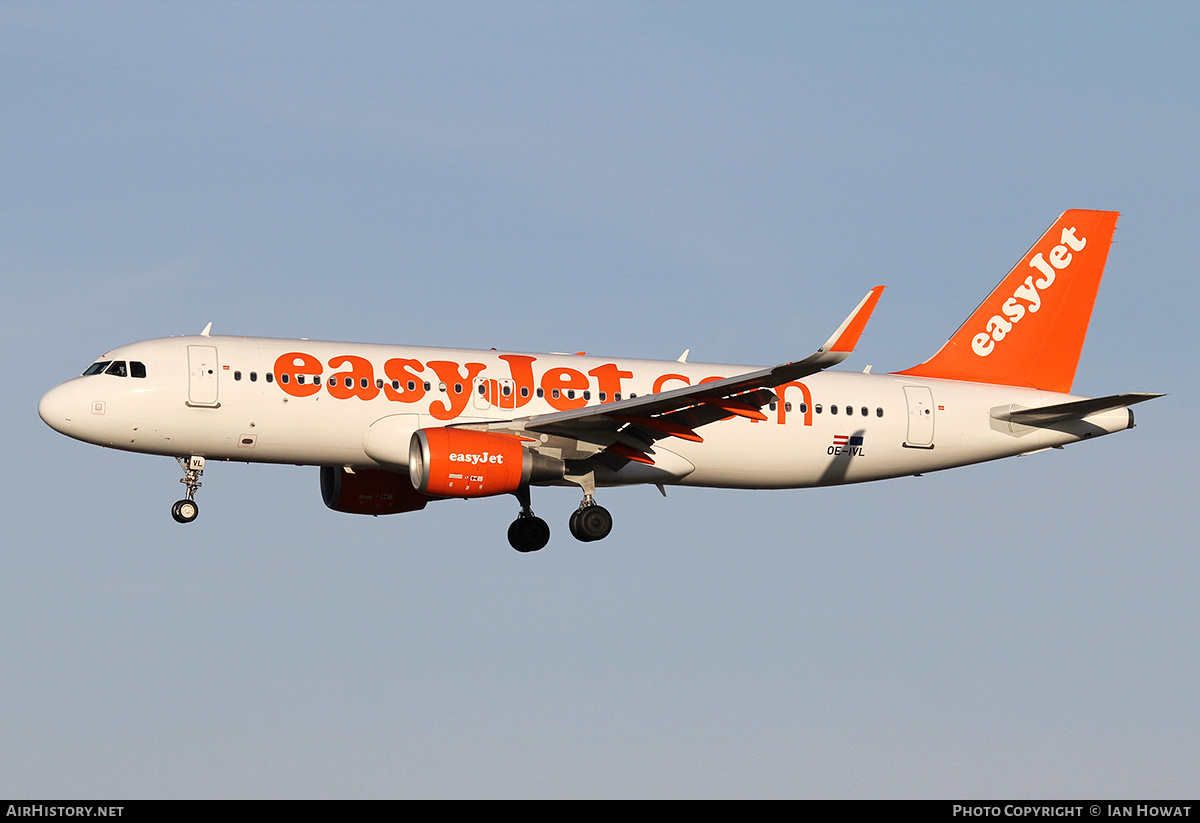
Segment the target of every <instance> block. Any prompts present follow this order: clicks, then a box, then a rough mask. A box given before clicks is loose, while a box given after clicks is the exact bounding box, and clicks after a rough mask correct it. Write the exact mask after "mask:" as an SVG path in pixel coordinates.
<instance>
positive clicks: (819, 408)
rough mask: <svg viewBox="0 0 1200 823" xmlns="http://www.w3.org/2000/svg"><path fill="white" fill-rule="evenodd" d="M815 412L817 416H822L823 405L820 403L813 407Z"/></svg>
mask: <svg viewBox="0 0 1200 823" xmlns="http://www.w3.org/2000/svg"><path fill="white" fill-rule="evenodd" d="M813 411H815V412H816V413H817V414H820V413H821V404H820V403H818V404H817V405H815V406H813Z"/></svg>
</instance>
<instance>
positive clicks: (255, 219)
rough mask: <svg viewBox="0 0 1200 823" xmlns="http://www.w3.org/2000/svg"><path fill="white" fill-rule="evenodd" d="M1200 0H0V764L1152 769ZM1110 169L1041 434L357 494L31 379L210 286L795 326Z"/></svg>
mask: <svg viewBox="0 0 1200 823" xmlns="http://www.w3.org/2000/svg"><path fill="white" fill-rule="evenodd" d="M1198 23H1200V12H1197V11H1196V10H1195V9H1194V8H1193V6H1192V5H1190V4H1183V3H1178V4H1173V3H1172V4H1168V3H1144V4H1132V3H1087V4H1084V3H1051V4H1048V3H1017V2H1013V3H1003V4H982V3H906V4H899V3H897V4H888V3H839V4H806V3H780V4H775V3H736V4H733V3H730V4H725V3H666V2H659V3H653V2H647V3H548V4H541V3H467V2H462V3H449V2H444V3H433V4H429V3H418V2H411V3H338V4H323V3H287V4H285V3H54V2H41V3H36V4H35V3H21V2H12V3H5V4H4V5H3V6H2V7H0V100H2V101H3V105H0V136H2V138H3V140H2V145H3V154H2V158H3V159H0V252H2V253H0V275H2V278H3V279H2V282H3V294H4V298H3V300H2V301H0V311H2V312H3V321H4V322H3V327H2V329H0V335H3V338H2V339H3V340H4V342H5V344H6V349H7V351H9V352H10V373H15V374H16V375H17V376H18V377H19V380H17V382H16V383H14V384H11V388H10V390H9V391H8V392H5V394H4V397H3V399H2V400H0V414H3V423H4V425H3V428H2V430H3V432H4V437H5V451H6V453H7V455H8V458H9V459H8V461H7V467H8V470H7V471H6V472H4V479H3V480H0V483H2V484H3V489H2V493H0V507H2V508H0V515H2V516H3V521H4V523H5V529H4V533H5V535H6V538H7V539H6V540H5V541H4V543H5V547H4V548H3V551H2V554H0V556H2V557H3V559H4V569H5V583H6V585H5V590H6V596H5V597H4V598H2V599H0V626H3V632H2V633H0V659H3V660H4V661H5V664H4V667H3V669H4V670H3V674H0V705H3V706H4V707H5V709H4V711H3V712H2V713H0V739H2V740H4V741H5V745H4V746H2V747H0V794H3V795H7V796H17V795H21V796H41V797H67V796H72V797H296V796H322V797H325V796H329V797H359V796H385V797H428V796H434V797H464V796H470V797H476V796H488V797H496V796H500V797H508V796H536V797H564V796H566V797H570V796H598V797H630V796H635V797H680V796H689V797H690V796H711V797H745V796H754V797H759V796H803V797H814V796H815V797H828V796H832V797H880V796H883V797H893V796H916V797H925V796H937V797H984V796H986V797H1004V796H1013V797H1019V796H1025V797H1028V796H1037V797H1116V796H1131V797H1172V796H1189V797H1194V795H1195V775H1196V770H1197V765H1198V762H1197V761H1198V757H1200V756H1198V754H1197V751H1196V744H1195V741H1196V739H1197V737H1198V736H1200V734H1198V733H1200V709H1198V704H1197V701H1196V700H1195V695H1196V694H1197V692H1198V691H1200V665H1198V663H1197V658H1196V655H1195V649H1196V648H1197V646H1198V645H1200V607H1198V606H1197V604H1196V599H1195V591H1196V583H1197V578H1198V577H1200V561H1198V560H1197V553H1196V551H1195V534H1196V531H1197V528H1196V527H1197V525H1198V524H1197V514H1196V506H1195V499H1196V492H1197V489H1198V488H1200V484H1198V482H1197V480H1198V478H1197V471H1196V467H1195V466H1196V463H1195V457H1194V455H1195V452H1196V446H1197V437H1196V434H1195V427H1194V422H1193V421H1191V420H1190V418H1189V417H1188V416H1187V413H1188V411H1189V409H1191V408H1194V407H1195V405H1196V402H1197V400H1200V398H1198V397H1197V394H1198V392H1197V388H1198V386H1197V382H1198V381H1197V378H1196V374H1195V369H1194V367H1193V361H1194V360H1195V358H1196V355H1197V352H1198V350H1200V346H1198V336H1197V331H1196V324H1195V321H1194V318H1193V317H1192V315H1193V313H1194V306H1195V305H1196V303H1197V299H1198V297H1200V294H1198V291H1200V287H1198V286H1197V282H1198V281H1197V277H1196V260H1197V258H1198V254H1197V253H1198V251H1200V249H1198V245H1200V240H1198V234H1197V232H1196V228H1195V222H1196V221H1195V214H1196V205H1197V200H1196V192H1197V191H1198V190H1200V186H1198V183H1200V180H1198V169H1200V161H1198V160H1197V152H1196V148H1195V135H1196V133H1197V131H1198V128H1197V127H1198V123H1197V114H1198V112H1200V88H1198V85H1197V80H1196V77H1197V76H1200V72H1198V71H1197V70H1198V69H1200V66H1198V65H1197V63H1198V59H1197V57H1196V48H1195V43H1196V42H1198V41H1200V25H1198ZM1067 208H1102V209H1117V210H1120V211H1121V212H1122V218H1121V221H1120V224H1119V226H1118V230H1117V235H1116V242H1115V244H1114V246H1113V249H1112V252H1111V254H1110V257H1109V265H1108V271H1107V274H1106V279H1105V281H1104V283H1103V285H1102V287H1101V290H1100V295H1099V299H1098V302H1097V306H1096V310H1095V313H1094V315H1093V318H1092V325H1091V331H1090V336H1089V340H1088V343H1087V345H1086V347H1085V349H1084V353H1083V359H1082V361H1081V363H1080V368H1079V372H1078V375H1077V379H1076V383H1075V390H1076V391H1078V392H1080V393H1084V394H1091V395H1103V394H1111V393H1116V392H1120V391H1160V392H1168V393H1169V395H1170V396H1169V397H1167V398H1163V399H1160V400H1157V401H1155V402H1153V403H1151V404H1147V405H1144V406H1140V407H1139V408H1138V409H1137V417H1138V422H1139V426H1138V428H1137V429H1136V430H1134V431H1132V432H1126V433H1122V434H1121V435H1120V436H1117V437H1112V438H1106V439H1104V440H1101V441H1098V442H1095V443H1089V444H1086V445H1079V446H1075V447H1071V448H1068V449H1066V450H1064V451H1061V452H1053V453H1050V454H1039V455H1036V456H1032V457H1028V458H1021V459H1017V460H1010V461H1005V462H1001V463H997V464H993V465H989V466H977V467H969V468H964V469H959V470H954V471H951V472H945V473H940V474H934V475H928V476H925V477H922V478H909V479H903V480H895V481H888V482H885V483H878V484H869V485H865V486H860V487H847V488H841V489H823V490H810V491H792V492H757V493H754V492H740V491H717V490H687V489H679V490H670V491H669V494H668V497H667V498H666V499H665V500H664V499H662V498H661V497H660V496H659V495H658V493H657V491H655V490H653V489H621V490H613V491H610V492H607V493H606V494H605V499H604V501H603V502H604V503H605V505H606V506H608V508H609V509H610V510H611V511H612V512H613V514H614V517H615V518H616V527H615V528H614V531H613V534H612V535H611V537H609V538H608V539H607V540H605V541H604V542H603V543H597V544H586V545H585V544H578V543H575V542H574V541H572V540H570V539H569V538H568V537H567V536H566V529H565V520H566V516H567V514H568V513H569V512H570V510H571V509H572V508H573V507H574V505H575V502H576V497H577V495H576V494H575V493H573V492H571V491H570V490H566V489H562V490H559V489H550V490H544V491H542V492H540V493H539V494H537V495H536V496H535V499H534V506H535V509H537V510H538V512H539V513H540V514H542V515H543V516H545V517H546V518H547V519H548V520H549V521H550V523H551V526H552V528H554V530H555V537H554V538H553V539H552V542H551V545H550V546H549V547H548V548H547V549H546V550H544V551H542V552H540V553H538V554H536V555H532V556H524V555H519V554H517V553H516V552H513V551H512V550H511V549H510V548H508V546H507V544H506V541H505V538H504V531H505V528H506V527H507V524H508V522H509V521H510V520H511V519H512V516H513V513H514V510H515V509H514V505H513V503H512V501H511V499H508V498H504V499H495V500H480V501H472V502H469V503H467V502H461V501H450V502H445V503H441V504H438V505H434V506H430V507H429V508H428V509H427V510H426V511H424V512H421V513H417V514H412V515H402V516H398V517H394V518H380V519H374V518H356V517H352V516H349V515H341V514H337V513H334V512H331V511H328V510H327V509H325V508H324V507H323V505H322V504H321V500H320V495H319V490H318V482H317V470H316V469H313V468H296V467H278V466H239V465H217V466H212V467H210V469H209V471H207V472H206V473H205V477H204V488H203V490H202V491H201V492H200V497H199V499H200V502H201V506H202V508H203V512H202V514H201V517H200V519H199V520H198V521H197V522H196V523H194V524H192V525H191V526H188V527H186V528H184V527H180V526H178V525H177V524H175V523H174V522H173V521H172V520H171V518H170V515H169V506H170V503H171V502H172V501H173V500H175V499H176V498H177V497H178V492H179V486H178V483H177V477H178V467H177V466H176V465H175V463H174V461H171V460H168V459H164V458H152V457H146V456H140V455H128V454H118V453H113V452H109V451H106V450H101V449H97V448H94V447H90V446H85V445H84V444H81V443H78V442H75V441H71V440H68V439H66V438H64V437H62V436H60V435H58V434H56V433H54V432H53V431H51V430H50V429H48V428H46V427H45V426H44V425H43V424H42V423H41V421H40V420H39V419H38V418H37V415H36V406H37V400H38V398H39V397H40V395H41V394H42V393H43V392H44V391H45V390H47V389H49V388H50V387H51V386H53V385H54V384H55V383H57V382H60V381H61V380H63V379H66V378H68V377H70V376H72V375H75V374H77V373H78V372H79V371H81V370H82V369H83V368H84V367H85V366H86V365H87V364H88V363H90V362H91V360H92V359H93V358H94V357H95V356H97V355H99V354H101V353H102V352H104V351H106V350H107V349H110V348H113V347H115V346H117V345H120V344H123V343H127V342H131V341H134V340H140V339H146V338H152V337H159V336H166V335H170V334H183V333H195V332H198V331H199V330H200V329H202V328H203V327H204V325H205V324H206V323H207V322H209V321H213V323H214V331H215V332H217V333H227V334H248V335H266V336H283V337H311V338H326V339H335V340H367V341H376V342H394V343H415V344H429V345H453V346H468V347H490V346H496V347H499V348H507V349H516V350H530V351H580V350H586V351H589V352H592V353H604V354H612V355H628V356H638V357H661V358H666V359H673V358H675V357H677V356H678V355H679V353H680V352H681V351H682V350H683V349H684V348H690V349H691V350H692V359H693V360H697V361H699V360H708V361H716V362H731V363H749V364H772V363H775V362H779V361H781V360H785V359H789V358H792V357H794V356H798V355H804V354H807V353H808V352H810V351H811V350H812V348H813V347H815V346H816V345H817V344H819V343H820V342H821V341H822V340H823V339H824V338H825V336H826V335H827V334H828V332H829V330H831V329H832V328H833V327H834V326H835V325H836V324H837V322H838V321H840V320H841V318H842V317H844V316H845V313H846V312H847V311H848V310H849V309H850V308H851V307H852V306H853V305H854V304H855V302H857V300H858V299H859V298H860V297H861V296H862V294H863V293H864V292H865V291H866V290H867V289H868V288H869V287H871V286H873V285H876V284H877V283H885V284H887V285H888V286H889V289H888V291H887V292H886V293H885V294H884V297H883V300H882V302H881V303H880V305H879V307H878V309H877V311H876V313H875V317H874V319H873V320H872V323H871V325H870V326H869V327H868V329H867V331H866V333H865V335H864V337H863V339H862V341H861V343H860V346H859V350H858V352H857V353H856V354H855V355H854V357H853V359H852V360H850V361H848V362H847V364H846V368H851V369H861V368H863V367H864V366H865V365H867V364H872V365H873V366H874V369H875V371H882V370H894V369H900V368H905V367H907V366H910V365H912V364H914V363H917V362H920V361H921V360H923V359H925V358H926V357H927V356H928V355H929V354H930V353H932V352H933V351H934V350H935V349H936V348H937V347H938V346H940V345H941V343H942V342H943V341H944V340H945V339H946V337H947V336H948V335H949V334H950V333H951V332H952V331H953V330H954V329H955V328H956V327H957V325H958V324H959V323H960V322H961V321H962V320H963V318H965V317H966V316H967V314H968V313H969V312H970V311H971V309H973V308H974V307H975V305H977V304H978V302H979V301H980V300H981V299H982V298H983V297H984V296H985V295H986V293H987V292H988V290H990V289H991V287H992V286H993V285H994V284H995V283H996V282H997V281H998V280H999V279H1000V277H1001V276H1002V275H1003V273H1004V272H1005V271H1007V269H1008V268H1009V267H1010V266H1011V265H1012V264H1013V263H1014V262H1015V261H1016V260H1017V259H1018V258H1019V257H1020V255H1021V254H1022V253H1023V252H1024V251H1025V250H1026V249H1027V248H1028V247H1029V245H1030V244H1031V243H1032V242H1033V241H1034V240H1035V239H1036V238H1037V237H1038V236H1039V234H1040V233H1041V232H1042V231H1043V230H1044V229H1045V227H1046V226H1048V225H1049V224H1050V222H1051V221H1052V220H1053V219H1054V218H1055V217H1056V216H1057V215H1058V214H1059V213H1060V212H1062V211H1063V210H1065V209H1067Z"/></svg>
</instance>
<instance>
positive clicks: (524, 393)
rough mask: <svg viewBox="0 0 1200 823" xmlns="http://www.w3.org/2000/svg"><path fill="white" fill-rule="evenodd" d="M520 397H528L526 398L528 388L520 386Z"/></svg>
mask: <svg viewBox="0 0 1200 823" xmlns="http://www.w3.org/2000/svg"><path fill="white" fill-rule="evenodd" d="M521 396H522V397H528V396H529V387H528V386H522V387H521Z"/></svg>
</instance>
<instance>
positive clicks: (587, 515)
mask: <svg viewBox="0 0 1200 823" xmlns="http://www.w3.org/2000/svg"><path fill="white" fill-rule="evenodd" d="M569 526H570V529H571V536H572V537H574V538H575V539H576V540H580V541H582V542H584V543H590V542H592V541H593V540H603V539H604V538H606V537H608V533H609V532H611V531H612V526H613V519H612V515H611V514H609V513H608V509H606V508H604V507H603V506H601V505H598V504H597V503H596V501H595V500H593V499H592V496H591V495H590V494H585V495H584V496H583V502H582V503H580V504H579V508H578V509H576V510H575V511H574V512H573V513H572V514H571V520H570V523H569Z"/></svg>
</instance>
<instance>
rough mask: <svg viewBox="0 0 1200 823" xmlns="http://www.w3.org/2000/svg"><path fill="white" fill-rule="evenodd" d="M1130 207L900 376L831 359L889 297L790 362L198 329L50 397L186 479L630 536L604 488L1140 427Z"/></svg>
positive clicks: (364, 509) (890, 465)
mask: <svg viewBox="0 0 1200 823" xmlns="http://www.w3.org/2000/svg"><path fill="white" fill-rule="evenodd" d="M1118 216H1119V215H1118V213H1117V212H1112V211H1085V210H1071V211H1067V212H1064V213H1063V214H1062V215H1061V216H1060V217H1059V218H1058V219H1057V220H1056V221H1055V222H1054V224H1053V225H1052V226H1051V227H1050V228H1049V229H1048V230H1047V231H1046V233H1045V234H1043V235H1042V237H1041V238H1040V239H1039V240H1038V241H1037V243H1035V244H1034V245H1033V247H1032V248H1031V249H1030V250H1029V251H1028V252H1027V253H1026V254H1025V256H1024V257H1023V258H1022V259H1021V261H1020V262H1019V263H1017V265H1016V266H1015V267H1013V269H1012V270H1011V271H1010V272H1009V273H1008V274H1007V276H1005V277H1004V279H1003V280H1002V281H1001V282H1000V285H998V286H997V287H996V288H995V289H994V290H993V291H992V293H991V294H990V295H989V296H988V297H987V298H986V299H985V300H984V301H983V303H982V304H980V306H979V307H978V308H977V309H976V310H975V311H974V312H973V313H972V314H971V315H970V316H969V317H968V318H967V320H966V322H964V323H963V324H962V326H960V327H959V329H958V330H957V331H956V332H955V333H954V334H953V335H952V336H951V337H950V339H949V341H948V342H947V343H946V344H945V345H944V346H943V347H942V348H941V349H940V350H939V351H938V352H937V353H936V354H934V355H933V357H931V358H930V359H928V360H926V361H925V362H923V363H921V364H919V365H917V366H913V367H912V368H909V369H905V370H904V371H899V372H894V373H891V374H871V373H870V367H869V366H868V367H867V368H866V369H865V370H864V371H863V372H861V373H856V372H846V371H829V370H828V369H829V367H831V366H834V365H836V364H838V363H840V362H842V361H843V360H845V359H846V358H847V357H848V356H849V355H850V353H851V352H852V351H853V350H854V347H855V345H856V344H857V342H858V340H859V337H860V335H861V334H862V332H863V328H864V327H865V326H866V324H867V321H868V319H869V318H870V316H871V313H872V311H873V310H874V308H875V305H876V303H877V302H878V301H879V297H880V295H881V293H882V291H883V287H882V286H877V287H875V288H873V289H871V290H870V291H869V292H868V293H867V295H866V296H865V297H864V298H863V299H862V301H861V302H860V303H859V304H858V305H857V306H856V307H855V309H854V310H853V311H852V312H851V313H850V315H849V316H848V317H847V318H846V319H845V321H843V322H842V324H841V325H840V326H839V327H838V328H837V329H836V330H835V331H834V333H833V334H832V335H831V336H830V337H829V339H828V340H827V341H826V342H825V343H824V345H822V346H821V347H820V348H818V349H817V350H816V351H815V352H814V353H813V354H811V355H809V356H808V357H805V358H803V359H799V360H794V361H791V362H786V363H782V364H780V365H777V366H774V367H773V368H754V367H749V366H730V365H719V364H713V363H692V362H689V361H688V352H686V351H685V352H684V353H683V355H682V356H680V357H679V358H678V360H667V361H659V360H635V359H619V358H606V357H594V356H588V355H586V354H584V353H579V354H540V353H539V354H530V353H523V352H506V351H496V350H494V349H493V350H489V351H474V350H467V349H446V348H418V347H410V346H391V345H375V344H366V343H337V342H318V341H313V340H306V339H304V340H283V339H268V338H253V337H233V336H228V337H227V336H217V335H214V334H212V333H211V329H212V324H211V323H209V324H208V326H207V327H205V329H204V331H202V332H201V333H200V334H199V335H195V336H182V337H171V338H166V339H158V340H148V341H144V342H140V343H132V344H130V345H127V346H122V347H120V348H118V349H114V350H113V351H110V352H108V353H107V354H105V355H104V356H103V357H101V358H100V359H98V360H96V361H95V362H94V363H92V364H91V365H90V366H88V367H87V369H85V370H84V372H83V374H82V375H81V376H79V377H76V378H74V379H71V380H68V381H66V382H65V383H62V384H60V385H59V386H57V387H55V388H53V389H51V390H50V391H49V392H47V393H46V395H45V396H44V397H43V398H42V400H41V403H40V404H39V406H38V413H39V414H40V416H41V418H42V420H44V421H45V422H46V424H47V425H49V426H50V427H51V428H53V429H55V430H56V431H58V432H61V433H62V434H65V435H68V436H69V437H73V438H75V439H77V440H82V441H84V442H87V443H93V444H96V445H99V446H107V447H109V448H114V449H122V450H125V451H133V452H141V453H145V454H156V455H164V456H171V457H174V458H175V459H176V460H178V461H179V464H180V468H181V470H182V472H183V477H182V478H181V479H180V482H181V483H183V484H184V486H185V488H186V494H185V496H184V497H183V499H181V500H179V501H178V502H176V503H175V504H174V506H173V507H172V515H173V517H174V518H175V520H176V521H178V522H180V523H189V522H191V521H193V520H194V519H195V518H196V515H197V513H198V511H199V509H198V506H197V504H196V500H195V494H196V491H197V490H198V489H199V488H200V485H201V482H200V477H201V475H202V474H203V472H204V468H205V465H206V462H207V461H211V460H226V461H244V462H247V463H289V464H298V465H311V466H317V467H319V468H320V485H321V495H322V498H323V499H324V502H325V505H326V506H328V507H329V508H331V509H333V510H335V511H339V512H346V513H350V514H369V515H380V514H398V513H404V512H414V511H418V510H421V509H423V508H425V506H426V505H427V504H428V503H429V502H430V501H435V500H443V499H448V498H475V497H489V496H493V495H503V494H512V495H514V496H515V497H516V499H517V502H518V503H519V506H520V509H519V513H518V515H517V518H516V520H514V521H513V522H512V524H511V525H510V526H509V529H508V540H509V543H510V544H511V545H512V547H513V548H515V549H516V550H517V551H521V552H532V551H537V550H539V549H541V548H543V547H544V546H546V544H547V543H548V542H549V539H550V528H549V526H548V525H547V524H546V521H545V520H543V519H542V518H540V517H538V516H536V515H535V514H534V513H533V509H532V505H531V489H532V488H533V487H535V486H551V485H557V486H562V485H566V486H574V487H577V488H578V489H579V490H580V492H581V493H582V500H581V501H580V503H579V506H578V508H577V509H576V510H575V511H574V512H573V513H572V514H571V516H570V518H569V522H568V526H569V530H570V532H571V534H572V536H574V537H575V538H576V539H577V540H580V541H583V542H590V541H595V540H601V539H603V538H604V537H606V536H608V534H609V533H610V531H611V529H612V525H613V518H612V515H611V514H610V513H609V512H608V510H607V509H605V508H604V507H603V506H601V505H599V504H598V503H597V502H596V490H597V489H598V488H605V487H611V486H623V485H630V484H650V485H654V486H656V487H657V488H658V490H659V491H660V492H662V493H663V494H664V495H665V494H666V486H708V487H721V488H740V489H794V488H805V487H811V486H830V485H838V484H842V483H861V482H865V481H868V480H883V479H885V478H893V477H901V476H905V475H920V474H923V473H925V472H932V471H937V470H940V469H949V468H953V467H956V466H964V465H967V464H971V463H980V462H984V461H988V460H995V459H998V458H1001V457H1011V456H1014V455H1024V454H1031V453H1033V452H1039V451H1043V450H1046V449H1058V448H1062V447H1063V446H1065V445H1067V444H1070V443H1075V442H1078V441H1080V440H1088V439H1091V438H1094V437H1098V436H1100V435H1105V434H1110V433H1113V432H1117V431H1121V430H1123V429H1128V428H1132V427H1133V412H1132V410H1131V409H1130V406H1132V405H1134V404H1135V403H1140V402H1142V401H1145V400H1150V399H1152V398H1154V397H1159V396H1161V395H1158V394H1148V393H1127V394H1117V395H1110V396H1106V397H1099V398H1087V397H1082V396H1078V395H1074V394H1072V393H1071V386H1072V383H1073V382H1074V378H1075V370H1076V365H1077V363H1078V361H1079V354H1080V350H1081V349H1082V347H1083V342H1084V338H1085V336H1086V334H1087V327H1088V321H1089V319H1090V317H1091V312H1092V306H1093V304H1094V302H1095V297H1096V292H1097V289H1098V288H1099V285H1100V278H1101V276H1102V274H1103V272H1104V266H1105V263H1106V261H1107V258H1108V251H1109V247H1110V245H1111V243H1112V238H1113V232H1114V231H1115V229H1116V224H1117V218H1118Z"/></svg>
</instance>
